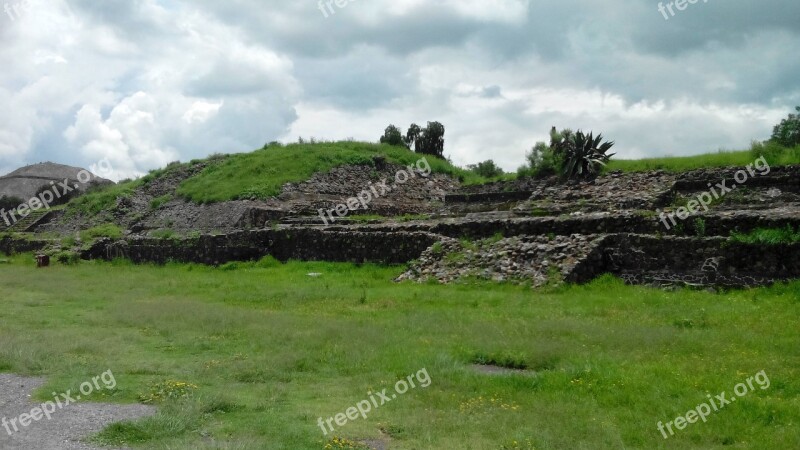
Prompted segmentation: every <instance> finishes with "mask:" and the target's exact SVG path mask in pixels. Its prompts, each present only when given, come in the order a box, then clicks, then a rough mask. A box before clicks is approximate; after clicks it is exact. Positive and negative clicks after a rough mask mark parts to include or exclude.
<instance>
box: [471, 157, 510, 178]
mask: <svg viewBox="0 0 800 450" xmlns="http://www.w3.org/2000/svg"><path fill="white" fill-rule="evenodd" d="M467 170H469V171H470V172H473V173H475V174H477V175H478V176H481V177H484V178H497V177H501V176H503V175H504V174H505V172H503V169H502V168H501V167H500V166H498V165H497V164H495V162H494V161H493V160H491V159H488V160H486V161H483V162H479V163H478V164H469V165H468V166H467Z"/></svg>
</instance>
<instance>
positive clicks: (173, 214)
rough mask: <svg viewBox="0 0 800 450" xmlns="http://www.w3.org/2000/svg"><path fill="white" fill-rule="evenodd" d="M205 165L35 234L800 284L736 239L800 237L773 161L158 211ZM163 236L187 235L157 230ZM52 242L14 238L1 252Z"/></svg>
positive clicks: (716, 282)
mask: <svg viewBox="0 0 800 450" xmlns="http://www.w3.org/2000/svg"><path fill="white" fill-rule="evenodd" d="M201 169H202V166H198V167H190V168H188V169H185V170H184V171H183V172H176V173H172V174H170V175H168V176H165V177H164V178H163V179H159V180H156V181H154V182H153V183H150V184H149V185H147V186H146V187H144V188H143V189H142V190H140V191H138V192H136V193H135V195H134V196H133V197H132V198H129V199H125V200H120V201H119V202H118V204H117V205H116V207H115V208H114V209H113V210H112V211H107V212H106V213H105V214H106V216H105V217H101V218H100V219H97V218H90V219H86V218H80V217H78V218H75V217H66V216H63V215H59V214H58V213H55V214H52V215H51V216H50V217H48V218H47V220H43V221H41V222H40V223H38V224H36V225H35V226H34V227H33V229H32V230H29V231H37V232H38V231H50V232H60V233H69V232H74V231H76V230H78V229H82V228H88V227H89V226H91V223H90V222H87V220H103V221H108V220H113V221H114V222H115V223H118V224H120V225H121V226H123V227H124V228H126V229H128V230H129V231H128V233H127V234H126V236H125V237H124V238H123V239H121V240H109V239H103V240H100V241H97V242H95V243H94V244H93V245H91V247H90V248H86V246H84V248H83V249H82V254H81V256H82V257H84V258H105V259H110V258H114V257H126V258H130V259H132V260H133V261H135V262H157V263H162V262H166V261H187V262H199V263H206V264H222V263H225V262H229V261H240V260H253V259H258V258H261V257H263V256H266V255H272V256H274V257H276V258H278V259H280V260H288V259H300V260H326V261H350V262H355V263H365V262H375V263H390V264H406V263H408V267H409V268H408V270H407V271H406V272H405V273H403V274H402V275H401V276H400V278H399V279H400V280H414V281H429V280H436V281H438V282H442V283H450V282H459V281H464V280H470V279H486V280H495V281H508V282H517V283H526V284H530V285H532V286H541V285H544V284H548V283H551V282H554V281H555V282H560V281H567V282H574V283H583V282H587V281H590V280H592V279H593V278H595V277H597V276H599V275H602V274H605V273H610V274H614V275H616V276H619V277H621V278H622V279H623V280H625V281H626V282H628V283H635V284H651V285H652V284H654V285H659V286H666V285H680V286H724V287H746V286H759V285H765V284H770V283H773V282H778V281H784V280H791V279H796V278H798V277H799V276H800V251H798V250H800V244H780V245H756V244H744V243H737V242H733V241H731V240H730V239H729V237H730V235H731V233H734V232H738V233H748V232H750V231H752V230H755V229H758V228H786V227H793V228H794V229H800V166H787V167H774V168H771V170H770V171H769V173H765V174H763V175H757V176H753V177H750V178H749V179H748V180H747V181H746V183H742V184H737V183H736V182H735V181H734V179H735V177H736V172H737V170H738V169H702V170H694V171H690V172H685V173H678V174H675V173H668V172H664V171H651V172H643V173H621V172H611V173H608V174H606V175H603V176H600V177H598V178H596V179H594V180H591V181H579V182H566V183H565V182H563V181H561V180H558V179H555V178H550V179H539V180H535V179H520V180H514V181H509V182H496V183H491V184H487V185H481V186H461V185H460V183H459V182H458V181H457V180H454V179H453V178H451V177H449V176H446V175H443V174H433V175H431V176H430V177H428V178H422V177H417V178H416V179H414V180H412V181H410V182H409V183H408V184H406V185H404V186H402V188H400V189H397V190H395V191H393V192H392V193H390V194H388V195H386V196H385V197H381V198H378V199H375V200H373V201H372V202H371V203H370V204H369V209H368V210H358V211H352V212H350V214H351V217H342V218H338V219H337V220H336V221H335V222H334V223H330V224H327V225H326V224H325V223H324V222H323V221H322V219H321V218H320V217H319V210H320V209H330V208H335V206H336V205H337V204H340V203H344V202H345V201H346V200H347V198H349V197H354V196H356V194H357V193H358V192H359V191H361V190H362V189H364V188H365V187H366V186H367V185H369V184H370V183H373V182H375V180H376V179H379V178H380V177H390V176H393V174H394V173H396V171H397V170H400V169H401V167H400V166H395V165H392V164H385V167H384V168H383V170H376V168H375V167H372V166H344V167H339V168H336V169H334V170H332V171H331V172H329V173H318V174H316V175H314V177H312V179H310V180H308V181H306V182H303V183H297V184H287V185H286V186H284V188H283V192H282V193H281V194H280V195H279V196H277V197H276V198H273V199H269V200H267V201H259V200H255V199H251V200H239V201H232V202H223V203H217V204H211V205H198V204H194V203H190V202H186V201H185V200H182V199H180V198H172V199H171V200H169V201H168V202H166V203H165V204H164V205H163V206H160V207H159V208H157V209H155V210H152V208H150V204H151V201H152V199H154V198H157V197H160V196H163V195H165V194H169V193H171V192H174V190H175V188H176V187H177V184H178V183H179V182H180V181H181V180H183V179H185V178H187V177H189V176H191V175H193V174H195V173H197V171H199V170H201ZM723 181H724V182H726V183H727V185H728V186H731V185H736V188H735V189H731V190H730V192H728V193H727V194H726V195H724V196H720V197H719V198H715V199H714V202H713V204H712V205H710V207H709V208H708V210H707V211H700V212H698V213H696V214H693V215H692V216H691V217H688V218H686V219H684V220H677V221H676V222H675V223H674V224H673V223H670V222H665V220H664V217H665V216H662V215H661V214H660V213H661V212H664V213H669V212H672V211H674V210H675V209H676V208H677V207H679V206H680V205H684V204H686V203H687V202H688V201H691V199H694V198H696V197H697V196H698V195H701V194H703V193H704V192H706V191H708V189H709V186H715V185H717V184H718V183H721V182H723ZM359 216H361V217H359ZM665 224H667V225H665ZM164 228H171V229H174V230H176V231H177V232H178V234H179V235H182V237H171V238H158V237H154V236H153V234H154V233H153V232H154V231H157V230H159V229H164ZM52 245H53V243H52V242H48V241H45V240H41V241H37V240H35V239H34V240H26V241H25V242H21V241H19V240H14V239H11V238H8V237H7V238H5V239H3V240H1V241H0V250H5V251H36V250H39V249H42V248H47V247H48V246H50V247H52Z"/></svg>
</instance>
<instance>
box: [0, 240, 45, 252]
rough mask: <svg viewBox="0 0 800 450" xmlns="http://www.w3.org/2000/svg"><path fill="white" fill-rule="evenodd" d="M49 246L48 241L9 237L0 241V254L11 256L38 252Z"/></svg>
mask: <svg viewBox="0 0 800 450" xmlns="http://www.w3.org/2000/svg"><path fill="white" fill-rule="evenodd" d="M48 244H49V242H48V241H41V240H28V239H14V238H11V237H9V236H6V237H3V238H2V239H0V252H2V253H4V254H6V255H11V254H14V253H26V252H38V251H39V250H41V249H43V248H45V247H46V246H47V245H48Z"/></svg>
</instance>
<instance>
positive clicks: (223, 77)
mask: <svg viewBox="0 0 800 450" xmlns="http://www.w3.org/2000/svg"><path fill="white" fill-rule="evenodd" d="M326 1H327V0H326ZM12 3H13V2H12ZM318 6H319V4H318V2H314V1H308V2H285V1H277V0H268V1H258V2H256V1H255V0H231V1H229V2H218V1H212V0H196V1H192V2H188V1H185V0H125V1H123V0H107V1H104V2H96V1H90V0H70V1H69V2H68V3H67V2H66V1H64V0H53V1H52V2H44V1H43V0H31V2H30V8H28V9H27V10H26V11H24V12H23V13H22V14H19V15H15V16H14V17H13V20H12V18H11V17H9V16H2V17H0V44H2V45H0V62H2V63H3V67H4V70H3V71H1V72H0V102H1V104H3V105H4V108H2V109H0V170H5V171H9V170H12V169H14V168H16V167H18V166H19V165H22V164H26V163H32V162H39V161H43V160H54V161H56V162H62V163H67V164H73V165H81V166H89V165H91V164H96V163H97V161H98V160H99V159H100V158H108V159H109V161H110V162H111V163H112V164H113V165H114V167H115V169H118V173H119V174H120V175H119V176H120V177H121V176H132V175H136V174H141V173H145V172H146V171H148V170H150V169H153V168H156V167H160V166H163V165H164V164H166V163H168V162H170V161H172V160H176V159H181V160H187V159H191V158H197V157H203V156H207V155H209V154H211V153H215V152H226V153H228V152H241V151H248V150H251V149H254V148H258V147H260V146H261V145H263V144H264V143H265V142H268V141H272V140H275V139H279V138H280V139H285V140H294V139H296V138H297V137H298V136H300V135H302V136H305V137H309V136H315V137H317V138H329V139H333V138H347V137H354V138H357V139H365V140H373V141H374V140H377V138H378V136H380V134H381V132H382V130H383V129H384V128H385V127H386V125H388V124H389V123H394V124H395V125H398V126H400V127H401V128H405V127H407V126H408V125H409V124H410V123H411V122H416V123H422V124H424V123H425V122H426V121H429V120H430V121H432V120H438V121H440V122H442V123H444V124H445V126H446V127H447V134H446V139H447V143H446V153H447V154H449V155H450V156H451V157H452V158H453V160H454V161H455V162H457V163H460V164H468V163H474V162H477V161H479V160H484V159H489V158H493V159H495V161H497V162H498V163H500V164H501V165H502V166H503V167H504V168H506V169H510V170H513V169H515V168H516V167H517V166H518V165H520V164H521V163H522V162H523V158H524V153H525V151H526V150H527V149H529V148H530V147H531V146H532V145H533V144H534V143H535V142H536V141H537V140H544V139H546V137H547V132H548V130H549V129H550V127H551V126H553V125H556V126H559V127H572V128H583V129H587V130H588V129H591V130H595V131H600V132H603V133H604V134H605V135H606V136H607V137H608V138H610V139H613V140H615V141H617V146H618V151H619V153H620V156H622V157H642V156H657V155H666V154H673V155H685V154H692V153H699V152H705V151H713V150H716V149H718V148H720V147H725V148H732V149H733V148H744V147H745V146H747V145H748V143H749V141H750V140H751V139H763V138H766V137H767V136H768V134H769V132H770V131H771V127H772V125H773V124H774V123H776V122H777V121H779V120H780V118H781V117H783V116H785V115H786V114H788V113H789V112H790V111H792V110H793V107H794V106H795V105H797V104H800V78H798V77H797V76H796V74H797V73H798V72H800V60H798V59H797V58H792V55H791V52H790V50H789V49H792V48H797V47H798V46H800V30H799V29H798V28H797V27H796V24H795V22H796V20H795V18H796V17H797V16H798V15H800V4H798V3H796V2H793V1H790V0H774V1H771V2H768V3H758V4H756V3H752V2H734V1H725V2H723V1H709V2H707V3H703V2H699V3H697V4H694V5H692V6H691V7H690V8H687V9H686V10H685V11H681V12H679V13H678V14H676V16H675V17H671V18H669V20H664V18H663V16H662V15H661V13H659V12H658V9H657V2H642V1H639V0H620V1H618V2H613V3H609V2H595V1H589V0H559V1H556V0H543V1H537V2H533V1H529V0H494V1H487V0H480V1H479V0H433V1H427V0H425V1H422V0H393V1H389V0H371V1H363V0H359V1H352V2H350V3H348V4H347V6H346V7H344V8H340V9H339V8H337V9H336V14H335V15H331V16H330V17H328V18H325V17H324V16H323V14H322V13H321V12H320V10H319V9H318Z"/></svg>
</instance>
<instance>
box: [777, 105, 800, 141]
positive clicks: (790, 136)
mask: <svg viewBox="0 0 800 450" xmlns="http://www.w3.org/2000/svg"><path fill="white" fill-rule="evenodd" d="M795 109H796V110H797V112H798V113H800V106H798V107H796V108H795ZM770 140H771V141H773V142H777V143H778V144H780V145H783V146H784V147H794V146H795V145H800V114H789V117H788V118H786V119H783V120H781V123H779V124H778V125H775V128H774V129H773V130H772V137H771V138H770Z"/></svg>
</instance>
